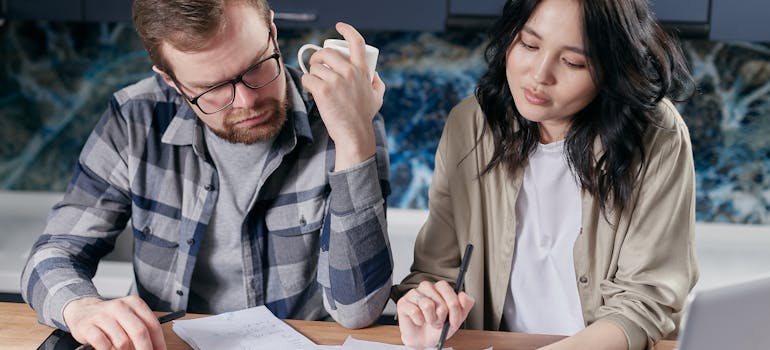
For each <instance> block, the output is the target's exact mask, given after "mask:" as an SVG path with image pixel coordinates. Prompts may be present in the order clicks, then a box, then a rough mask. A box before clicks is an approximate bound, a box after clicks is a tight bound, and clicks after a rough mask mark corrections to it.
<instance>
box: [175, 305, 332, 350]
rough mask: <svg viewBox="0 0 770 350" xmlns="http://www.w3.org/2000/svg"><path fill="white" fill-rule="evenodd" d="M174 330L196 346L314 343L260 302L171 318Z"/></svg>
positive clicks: (205, 349) (308, 349) (307, 347)
mask: <svg viewBox="0 0 770 350" xmlns="http://www.w3.org/2000/svg"><path fill="white" fill-rule="evenodd" d="M173 329H174V332H176V334H177V335H179V337H180V338H182V339H183V340H184V341H185V342H187V344H189V345H190V346H191V347H192V348H193V349H196V350H209V349H233V350H239V349H243V350H246V349H255V350H259V349H301V350H312V349H316V347H317V345H316V344H315V343H313V342H312V341H310V339H308V338H306V337H305V336H304V335H302V334H300V333H299V332H297V331H295V330H294V328H291V327H290V326H289V325H287V324H286V323H284V322H283V321H281V320H280V319H278V318H277V317H275V315H273V313H272V312H270V310H268V309H267V308H266V307H264V306H258V307H253V308H249V309H245V310H240V311H234V312H227V313H223V314H219V315H216V316H209V317H203V318H196V319H192V320H181V321H174V326H173Z"/></svg>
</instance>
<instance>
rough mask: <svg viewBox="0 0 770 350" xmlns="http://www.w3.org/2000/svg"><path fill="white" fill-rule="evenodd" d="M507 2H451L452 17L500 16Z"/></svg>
mask: <svg viewBox="0 0 770 350" xmlns="http://www.w3.org/2000/svg"><path fill="white" fill-rule="evenodd" d="M505 1H506V0H449V15H450V16H500V14H501V13H503V5H505Z"/></svg>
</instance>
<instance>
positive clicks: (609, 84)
mask: <svg viewBox="0 0 770 350" xmlns="http://www.w3.org/2000/svg"><path fill="white" fill-rule="evenodd" d="M539 2H540V1H539V0H509V1H507V2H506V4H505V7H504V9H503V14H502V17H500V19H499V20H498V21H497V22H496V23H495V24H494V26H493V27H492V29H491V31H490V42H489V45H488V46H487V48H486V52H485V53H486V60H487V63H488V69H487V71H486V73H485V74H484V75H483V76H482V78H481V79H480V81H479V85H478V87H477V88H476V93H475V95H476V99H477V100H478V102H479V104H480V105H481V109H482V111H483V112H484V115H485V118H486V124H487V125H486V126H485V132H487V131H488V132H491V133H492V137H493V141H494V145H495V149H494V153H493V156H492V159H491V161H490V162H489V164H487V166H486V168H485V169H484V171H483V173H482V174H486V173H488V172H490V171H491V170H492V169H494V168H496V167H498V166H504V167H506V168H507V169H508V170H509V171H510V173H511V174H513V173H514V171H515V170H516V169H517V168H519V167H521V166H522V164H526V162H527V160H528V158H529V155H530V154H531V153H532V151H534V149H535V148H536V146H537V144H538V141H539V132H538V124H537V123H535V122H531V121H529V120H527V119H525V118H524V117H523V116H522V115H521V113H519V111H518V110H517V108H516V105H515V103H514V101H513V97H512V95H511V92H510V89H509V86H508V81H507V79H506V54H507V51H508V48H509V47H510V46H511V45H512V44H513V43H514V40H515V38H516V36H517V35H518V34H519V32H520V31H521V29H522V28H523V27H524V25H525V23H526V22H527V20H528V19H529V17H530V16H531V15H532V13H533V12H534V11H535V8H536V7H537V5H538V3H539ZM580 6H581V8H582V18H583V33H584V35H583V41H584V42H583V45H584V50H585V52H586V57H587V59H588V61H589V62H590V64H589V69H590V73H591V76H592V78H593V80H594V82H595V83H596V86H597V87H598V94H597V96H596V98H595V99H594V100H593V101H591V102H590V103H589V104H588V105H587V106H586V107H585V108H584V109H583V110H581V111H579V112H578V113H577V114H576V115H575V117H574V119H573V120H572V125H571V127H570V129H569V131H568V132H567V135H566V139H565V149H566V153H567V161H568V163H569V165H570V167H571V168H572V169H573V171H575V173H576V175H577V177H578V179H579V181H580V186H581V187H582V188H583V189H584V190H586V191H588V192H589V193H590V194H591V195H593V196H594V197H595V198H597V199H598V200H599V202H600V203H601V209H602V211H603V212H604V213H605V214H606V213H607V212H608V210H615V211H617V212H621V211H623V209H624V208H625V207H626V205H627V204H628V203H629V201H630V200H631V197H632V193H633V189H634V185H635V184H636V182H637V181H638V180H639V179H638V177H639V174H640V171H641V169H642V165H643V164H644V163H645V161H646V154H645V149H644V144H643V136H644V133H645V132H646V130H647V129H648V128H649V127H650V126H651V125H653V124H654V123H655V120H656V118H655V116H656V114H655V113H656V108H657V105H658V103H659V102H660V101H661V100H662V99H663V98H669V99H671V100H674V101H681V100H683V99H686V98H687V97H689V96H690V95H691V94H692V91H693V89H694V85H695V84H694V81H693V79H692V76H691V75H690V73H689V70H688V67H687V63H686V61H685V59H684V57H683V54H682V51H681V49H680V48H679V45H678V42H677V41H676V39H675V38H673V37H671V36H669V35H668V34H667V33H666V32H664V31H663V30H662V28H661V27H660V26H659V25H658V23H657V22H656V21H655V19H654V18H653V15H652V13H651V12H650V9H649V7H648V4H647V1H645V0H591V1H588V0H582V1H580ZM517 126H518V128H516V127H517ZM514 130H515V131H514ZM597 138H598V140H599V141H600V143H601V150H602V152H601V153H600V154H598V157H596V156H595V150H594V142H595V141H596V140H597ZM635 161H636V162H638V163H637V164H639V166H634V164H635V163H634V162H635Z"/></svg>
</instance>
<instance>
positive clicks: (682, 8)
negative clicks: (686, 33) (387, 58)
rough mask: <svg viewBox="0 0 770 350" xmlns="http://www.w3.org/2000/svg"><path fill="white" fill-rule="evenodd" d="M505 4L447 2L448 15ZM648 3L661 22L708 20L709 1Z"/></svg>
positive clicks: (485, 11) (495, 10) (493, 0)
mask: <svg viewBox="0 0 770 350" xmlns="http://www.w3.org/2000/svg"><path fill="white" fill-rule="evenodd" d="M723 1H725V2H727V1H735V0H723ZM755 1H766V0H755ZM505 2H506V0H449V15H450V16H499V15H500V14H501V13H502V9H503V5H505ZM650 3H651V5H652V11H653V12H654V13H655V16H656V17H657V18H658V19H659V20H661V21H670V22H701V23H705V22H708V19H709V18H708V14H709V0H650Z"/></svg>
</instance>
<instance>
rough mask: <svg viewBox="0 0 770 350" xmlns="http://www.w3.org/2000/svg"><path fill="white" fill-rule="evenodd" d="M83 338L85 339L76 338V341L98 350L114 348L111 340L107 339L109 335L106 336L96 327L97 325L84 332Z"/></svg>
mask: <svg viewBox="0 0 770 350" xmlns="http://www.w3.org/2000/svg"><path fill="white" fill-rule="evenodd" d="M83 338H85V339H82V340H81V339H79V338H75V340H77V341H78V342H79V343H81V344H89V345H91V347H92V348H94V349H96V350H109V349H111V348H112V342H110V339H109V338H108V337H107V335H105V334H104V332H102V330H101V329H100V328H99V327H96V325H92V326H91V327H88V329H86V330H85V331H84V332H83Z"/></svg>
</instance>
